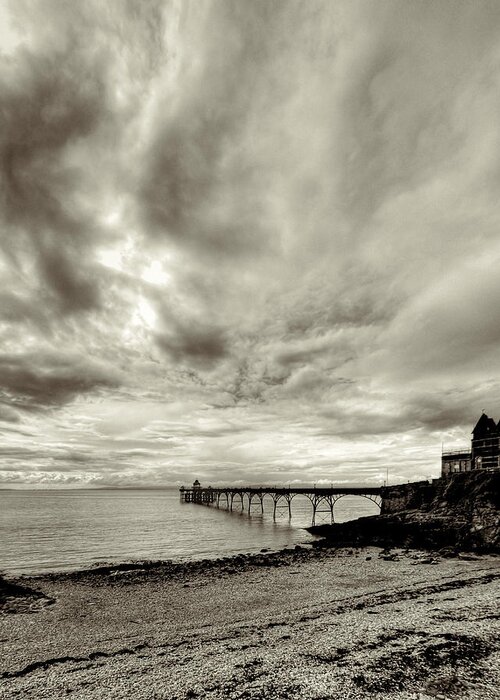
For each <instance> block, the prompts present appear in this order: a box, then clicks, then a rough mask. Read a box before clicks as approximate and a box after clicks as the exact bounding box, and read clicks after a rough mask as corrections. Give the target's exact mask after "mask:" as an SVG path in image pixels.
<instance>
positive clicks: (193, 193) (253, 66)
mask: <svg viewBox="0 0 500 700" xmlns="http://www.w3.org/2000/svg"><path fill="white" fill-rule="evenodd" d="M207 7H208V6H205V8H204V10H206V9H207ZM209 7H210V10H209V12H208V13H206V12H205V11H200V8H199V6H197V5H196V3H186V5H185V7H184V9H183V11H182V17H181V27H182V30H183V31H184V32H185V40H186V44H185V45H184V46H183V47H182V49H181V50H182V51H183V52H184V53H183V54H182V55H181V57H180V58H179V65H178V68H177V69H178V71H179V74H178V76H177V80H178V84H179V85H182V89H181V90H180V91H179V93H178V95H177V96H176V97H175V98H174V101H173V103H172V99H171V98H167V99H168V102H170V104H169V103H168V102H167V101H163V100H162V101H160V105H159V110H160V111H159V115H158V118H157V123H156V124H155V129H154V131H153V133H152V142H151V145H150V148H149V150H148V153H147V154H146V157H145V162H144V170H143V175H142V186H141V193H140V203H141V205H142V207H141V212H142V215H143V216H144V220H145V228H146V230H147V231H148V232H150V233H151V234H152V235H155V236H160V237H166V238H170V239H171V240H172V241H174V242H176V243H178V244H180V245H182V246H188V247H191V248H194V249H195V250H197V251H198V253H199V254H205V253H208V254H210V255H213V256H221V255H223V256H225V255H227V256H234V255H241V254H246V255H250V254H251V253H252V252H254V251H257V252H258V251H260V250H261V249H262V248H266V247H267V246H268V245H269V243H270V241H269V237H270V236H272V235H275V234H276V232H275V231H273V227H272V226H269V222H268V220H267V218H266V215H265V211H266V208H267V205H266V192H265V178H266V174H265V173H263V172H262V171H260V172H259V170H258V166H257V163H252V159H253V157H254V156H253V154H252V152H251V151H250V152H249V151H248V144H246V143H245V141H246V134H247V130H248V126H249V123H250V122H251V121H252V119H253V118H254V116H253V115H254V112H255V108H256V106H257V107H259V106H260V107H261V108H262V105H259V100H260V98H261V95H262V83H263V80H264V78H263V67H264V65H265V62H266V60H267V59H269V57H270V55H271V52H272V50H273V46H275V45H274V44H273V37H274V36H275V32H276V27H277V25H278V23H279V19H280V16H281V15H282V10H281V7H280V4H279V3H264V2H261V1H260V0H257V1H256V2H252V3H234V2H227V0H223V1H222V2H219V3H212V4H211V5H210V6H209ZM221 36H224V42H222V43H221V41H220V37H221ZM195 47H196V49H195ZM193 50H196V51H197V53H198V54H199V59H198V62H197V63H196V64H194V63H193V62H192V60H191V52H192V51H193ZM269 87H270V86H269ZM269 87H268V88H267V89H269ZM238 144H240V145H239V146H238ZM259 212H260V213H259Z"/></svg>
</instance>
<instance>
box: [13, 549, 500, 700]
mask: <svg viewBox="0 0 500 700" xmlns="http://www.w3.org/2000/svg"><path fill="white" fill-rule="evenodd" d="M499 582H500V558H499V557H496V556H493V555H490V556H481V557H462V558H450V559H447V558H446V559H444V558H437V559H435V560H432V557H430V556H429V554H426V553H418V552H408V553H403V552H401V551H399V552H397V556H396V557H391V556H389V557H387V556H384V557H383V558H382V557H380V549H375V548H370V549H363V550H338V551H335V550H321V549H313V550H309V549H297V550H294V551H285V552H282V553H274V554H272V553H271V554H262V555H257V556H256V555H254V556H247V557H244V556H240V557H236V558H232V559H227V560H219V561H217V562H197V563H192V564H185V565H180V564H179V565H172V564H168V563H166V564H155V565H151V566H148V565H145V566H143V567H141V566H140V565H139V568H134V569H131V570H127V568H126V567H124V568H117V567H112V566H111V567H107V568H104V569H103V570H101V571H88V572H79V573H73V574H68V575H61V574H59V575H49V576H43V577H37V578H25V579H22V580H20V579H18V580H17V582H16V583H17V585H19V586H22V587H24V588H25V589H31V593H30V592H29V591H24V593H23V592H22V591H21V592H20V591H19V589H18V590H17V592H16V593H15V595H12V596H10V597H7V598H6V599H5V600H4V605H3V614H2V615H1V616H0V640H1V644H2V654H1V668H0V678H1V680H0V697H1V698H5V699H10V698H22V699H23V700H25V699H26V700H29V699H33V700H35V699H36V700H42V699H45V698H50V699H51V700H52V699H54V698H62V697H67V696H68V697H71V698H74V699H75V700H76V699H81V700H93V699H96V698H99V699H100V698H110V699H113V700H114V699H116V700H118V699H121V698H132V699H133V698H141V699H142V698H144V699H146V698H147V699H148V700H150V699H158V700H160V699H162V700H167V699H172V700H173V699H174V698H175V699H178V700H180V699H184V698H213V699H215V698H269V699H271V698H315V699H316V700H321V699H326V698H338V699H339V700H340V699H342V700H344V699H346V700H348V699H351V698H384V699H391V698H395V699H396V698H397V699H398V700H403V699H405V700H407V699H408V700H409V699H410V698H415V699H416V698H419V699H421V700H427V699H428V698H460V697H468V698H477V699H480V700H489V699H490V698H491V700H493V699H495V700H497V698H498V688H499V687H500V672H499V669H500V645H499V642H498V639H499V635H498V632H499V627H500V625H499V613H498V592H499V588H500V587H499Z"/></svg>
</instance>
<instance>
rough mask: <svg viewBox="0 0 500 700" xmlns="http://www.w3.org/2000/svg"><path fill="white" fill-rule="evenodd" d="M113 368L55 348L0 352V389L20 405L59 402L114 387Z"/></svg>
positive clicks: (116, 375)
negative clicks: (54, 349) (10, 352)
mask: <svg viewBox="0 0 500 700" xmlns="http://www.w3.org/2000/svg"><path fill="white" fill-rule="evenodd" d="M120 379H121V377H120V374H119V372H118V371H117V370H115V369H112V368H111V367H109V366H106V365H104V364H103V363H102V362H96V361H93V360H90V359H88V358H85V357H83V356H78V355H75V354H68V353H63V352H55V351H45V352H43V351H38V352H36V353H34V352H25V353H22V354H2V355H0V391H1V394H2V396H3V398H4V400H8V401H10V402H12V404H14V405H17V406H20V407H23V408H31V407H37V406H40V407H43V406H51V405H59V404H63V403H66V402H68V401H71V400H72V399H73V398H75V397H76V396H78V395H80V394H85V393H88V392H92V391H95V390H97V389H99V388H104V387H108V388H109V387H117V386H118V385H119V383H120Z"/></svg>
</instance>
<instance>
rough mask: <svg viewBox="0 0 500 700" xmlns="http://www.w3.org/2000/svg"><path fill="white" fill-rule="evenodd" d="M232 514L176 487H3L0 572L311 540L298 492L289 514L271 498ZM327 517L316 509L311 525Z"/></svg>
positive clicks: (367, 511) (353, 505) (181, 557)
mask: <svg viewBox="0 0 500 700" xmlns="http://www.w3.org/2000/svg"><path fill="white" fill-rule="evenodd" d="M247 510H248V508H247V503H246V501H245V510H243V511H241V507H240V505H239V502H238V503H236V501H235V504H234V509H233V512H228V511H227V510H225V509H224V508H220V509H217V508H216V507H214V506H206V505H198V504H192V503H183V502H181V500H180V497H179V492H178V491H176V490H147V489H137V490H135V489H93V490H82V489H78V490H76V489H75V490H68V489H64V490H46V491H44V490H25V489H23V490H1V491H0V571H2V572H3V573H7V574H9V573H10V574H16V575H19V574H25V575H26V574H42V573H47V572H55V571H72V570H77V569H85V568H88V567H91V566H94V565H96V564H101V563H118V562H124V561H130V560H143V559H153V560H156V559H170V560H174V561H187V560H194V559H203V558H220V557H226V556H230V555H234V554H239V553H255V552H259V551H261V550H262V549H267V550H270V551H275V550H278V549H283V548H285V547H293V546H295V545H297V544H307V543H311V542H312V541H313V540H314V539H315V538H314V537H313V536H312V535H310V534H309V533H308V532H307V531H306V530H305V528H306V527H308V526H309V525H311V515H312V513H311V504H310V502H309V501H308V500H307V498H305V497H302V496H296V497H295V498H294V499H293V501H292V518H291V519H289V517H288V511H287V510H285V509H280V510H278V512H277V517H276V521H274V520H273V512H272V511H273V509H272V501H271V499H270V498H268V499H264V513H261V512H260V503H259V504H258V506H257V504H256V503H255V502H253V503H252V510H251V512H250V513H248V512H247ZM377 512H378V508H377V506H376V505H375V504H374V503H372V502H371V501H369V500H367V499H365V498H362V497H356V496H345V497H343V498H341V499H339V501H338V502H337V503H336V504H335V511H334V513H335V521H336V522H344V521H346V520H353V519H356V518H359V517H362V516H365V515H375V514H376V513H377ZM322 522H329V515H328V514H325V513H319V514H318V515H317V518H316V524H321V523H322Z"/></svg>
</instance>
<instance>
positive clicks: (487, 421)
mask: <svg viewBox="0 0 500 700" xmlns="http://www.w3.org/2000/svg"><path fill="white" fill-rule="evenodd" d="M496 432H497V424H496V423H495V421H494V420H493V418H490V417H489V416H487V415H486V413H482V414H481V418H480V419H479V420H478V422H477V423H476V425H475V427H474V429H473V431H472V434H473V436H474V437H475V438H478V437H482V436H484V435H489V434H490V433H496Z"/></svg>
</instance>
